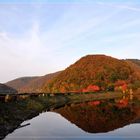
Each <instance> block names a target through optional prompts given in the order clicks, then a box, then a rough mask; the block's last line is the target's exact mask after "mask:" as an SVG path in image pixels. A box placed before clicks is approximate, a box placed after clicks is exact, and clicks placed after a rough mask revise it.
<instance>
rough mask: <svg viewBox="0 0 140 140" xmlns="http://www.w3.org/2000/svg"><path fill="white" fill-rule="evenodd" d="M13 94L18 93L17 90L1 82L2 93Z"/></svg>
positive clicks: (0, 92)
mask: <svg viewBox="0 0 140 140" xmlns="http://www.w3.org/2000/svg"><path fill="white" fill-rule="evenodd" d="M5 93H6V94H12V93H17V91H16V90H15V89H13V88H11V87H9V86H6V85H4V84H0V94H5Z"/></svg>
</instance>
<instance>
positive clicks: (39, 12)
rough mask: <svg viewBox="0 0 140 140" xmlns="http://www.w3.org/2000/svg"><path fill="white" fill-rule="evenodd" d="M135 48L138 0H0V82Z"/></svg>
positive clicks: (138, 43)
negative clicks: (87, 57) (82, 58)
mask: <svg viewBox="0 0 140 140" xmlns="http://www.w3.org/2000/svg"><path fill="white" fill-rule="evenodd" d="M139 52H140V1H139V0H116V1H115V0H30V1H29V0H24V1H23V0H0V65H1V68H0V82H7V81H8V80H12V79H15V78H17V77H23V76H34V75H45V74H47V73H51V72H55V71H58V70H62V69H65V68H66V67H68V66H69V65H70V64H72V63H74V62H75V61H76V60H78V59H79V58H80V57H82V56H84V55H87V54H106V55H110V56H113V57H116V58H120V59H122V58H138V59H140V55H139Z"/></svg>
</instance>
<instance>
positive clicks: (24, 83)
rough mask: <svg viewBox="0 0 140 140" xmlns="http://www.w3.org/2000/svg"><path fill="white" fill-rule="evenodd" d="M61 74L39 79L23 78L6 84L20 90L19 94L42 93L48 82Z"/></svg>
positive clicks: (52, 74) (48, 75)
mask: <svg viewBox="0 0 140 140" xmlns="http://www.w3.org/2000/svg"><path fill="white" fill-rule="evenodd" d="M59 73H60V71H59V72H56V73H51V74H47V75H44V76H38V77H21V78H18V79H15V80H12V81H9V82H7V83H6V85H8V86H11V87H13V88H15V89H16V90H18V92H28V93H30V92H42V87H43V86H44V84H45V83H46V82H48V81H49V80H51V79H52V78H54V77H55V76H57V75H58V74H59Z"/></svg>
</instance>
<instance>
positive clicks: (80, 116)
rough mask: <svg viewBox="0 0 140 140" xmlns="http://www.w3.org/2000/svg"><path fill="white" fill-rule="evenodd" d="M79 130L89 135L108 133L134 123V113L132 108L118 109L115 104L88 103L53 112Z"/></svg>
mask: <svg viewBox="0 0 140 140" xmlns="http://www.w3.org/2000/svg"><path fill="white" fill-rule="evenodd" d="M55 112H57V113H60V114H61V115H62V116H64V117H65V118H66V119H68V120H69V121H70V122H72V123H74V124H75V125H77V126H78V127H79V128H81V129H83V130H84V131H86V132H90V133H99V132H108V131H111V130H114V129H117V128H120V127H123V126H125V125H128V124H130V123H131V122H132V121H134V119H135V117H136V113H135V111H134V109H132V107H130V106H127V107H125V108H118V107H117V106H116V105H115V104H110V103H108V104H107V103H102V104H100V105H99V106H95V105H91V104H88V103H83V104H76V105H72V106H65V107H63V108H60V109H57V110H55Z"/></svg>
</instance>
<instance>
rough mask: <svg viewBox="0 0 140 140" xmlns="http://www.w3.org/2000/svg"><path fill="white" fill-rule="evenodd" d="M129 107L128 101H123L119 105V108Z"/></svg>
mask: <svg viewBox="0 0 140 140" xmlns="http://www.w3.org/2000/svg"><path fill="white" fill-rule="evenodd" d="M127 105H128V100H127V99H121V100H120V101H119V102H118V104H117V106H118V107H119V108H123V107H126V106H127Z"/></svg>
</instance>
